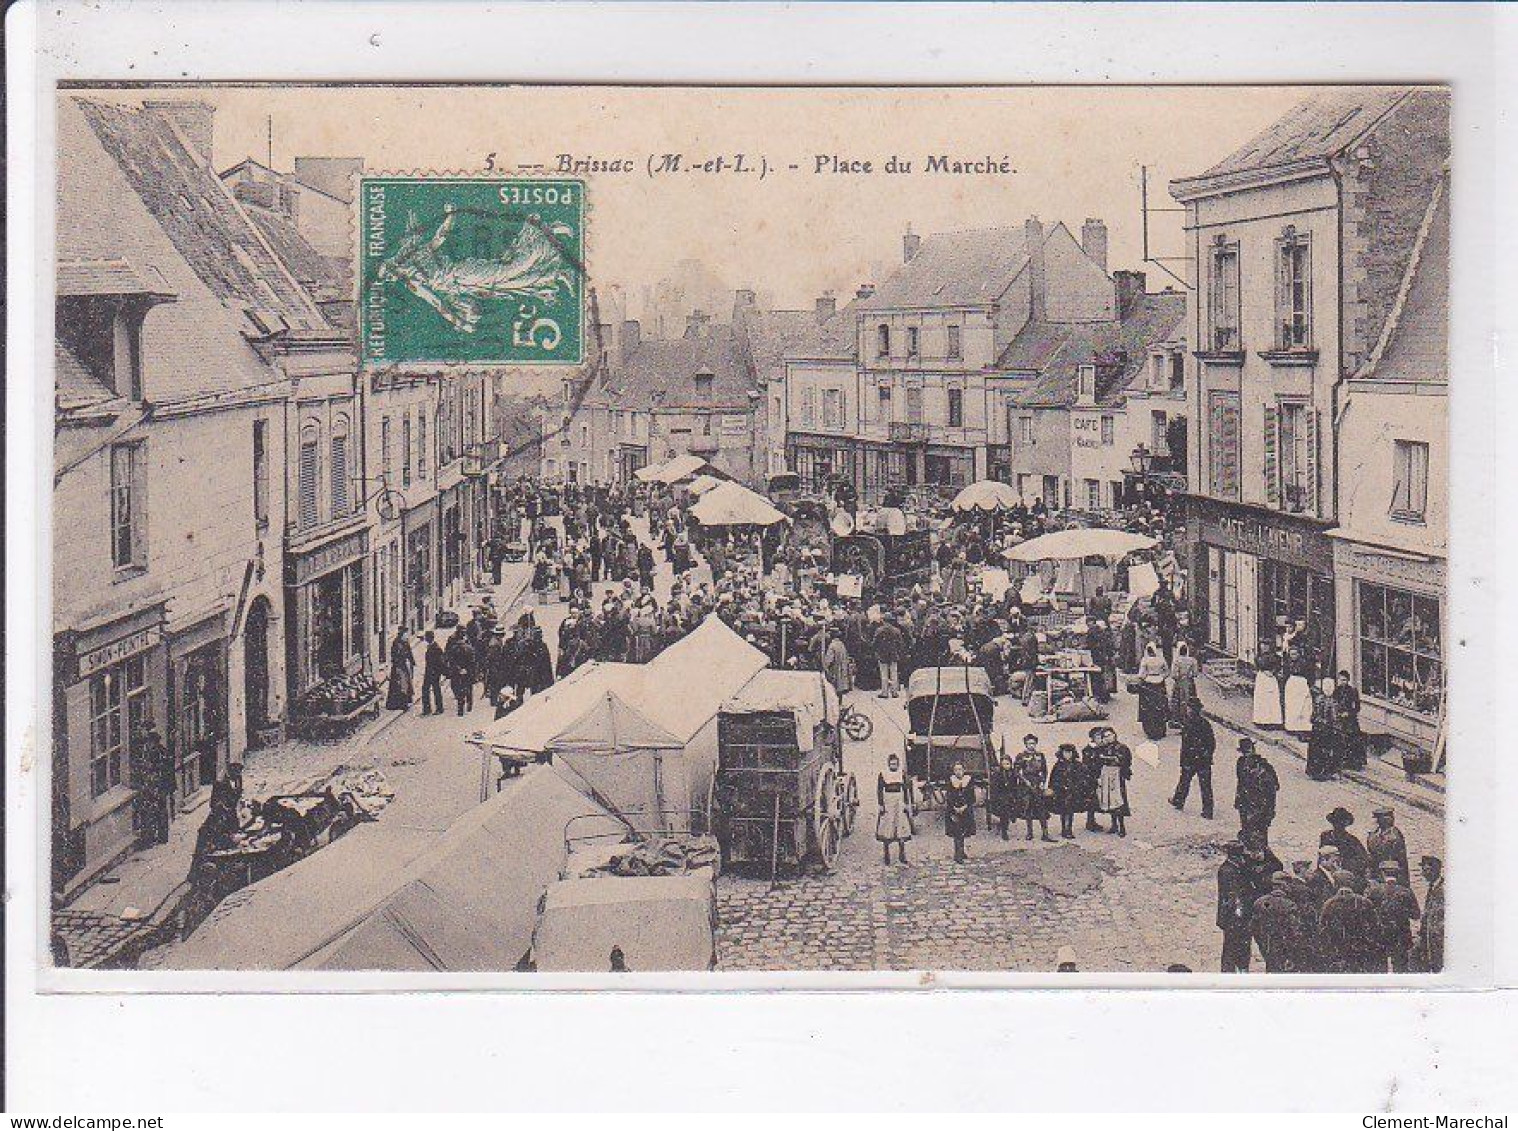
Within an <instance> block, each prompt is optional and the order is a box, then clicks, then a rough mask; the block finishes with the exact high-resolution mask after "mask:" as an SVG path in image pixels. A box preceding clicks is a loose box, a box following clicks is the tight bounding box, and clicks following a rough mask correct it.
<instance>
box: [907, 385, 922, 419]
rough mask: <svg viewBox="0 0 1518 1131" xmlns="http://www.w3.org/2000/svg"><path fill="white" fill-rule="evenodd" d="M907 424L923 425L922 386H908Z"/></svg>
mask: <svg viewBox="0 0 1518 1131" xmlns="http://www.w3.org/2000/svg"><path fill="white" fill-rule="evenodd" d="M907 422H908V423H910V424H921V423H922V386H921V385H909V386H907Z"/></svg>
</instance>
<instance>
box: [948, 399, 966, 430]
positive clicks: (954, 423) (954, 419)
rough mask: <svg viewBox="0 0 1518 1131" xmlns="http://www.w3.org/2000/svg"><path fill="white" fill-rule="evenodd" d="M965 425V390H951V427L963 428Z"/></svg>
mask: <svg viewBox="0 0 1518 1131" xmlns="http://www.w3.org/2000/svg"><path fill="white" fill-rule="evenodd" d="M964 426H965V391H964V390H963V389H950V390H949V427H950V428H963V427H964Z"/></svg>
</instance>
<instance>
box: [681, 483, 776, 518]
mask: <svg viewBox="0 0 1518 1131" xmlns="http://www.w3.org/2000/svg"><path fill="white" fill-rule="evenodd" d="M690 513H691V515H692V516H693V517H695V518H697V519H699V520H700V521H701V525H702V526H772V525H774V524H775V523H777V522H786V521H787V519H786V517H785V515H784V514H782V513H781V512H780V511H778V510H777V509H775V507H774V506H772V505H771V504H770V501H769V500H768V499H766V498H765V497H764V496H763V495H757V494H755V493H754V492H753V491H750V490H749V489H748V488H747V487H744V486H741V485H739V484H737V483H722V484H721V485H719V486H717V487H713V488H712V489H711V490H710V491H708V492H706V494H704V495H702V496H701V498H700V499H698V500H697V501H696V503H695V505H694V506H692V507H691V509H690Z"/></svg>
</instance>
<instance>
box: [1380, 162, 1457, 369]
mask: <svg viewBox="0 0 1518 1131" xmlns="http://www.w3.org/2000/svg"><path fill="white" fill-rule="evenodd" d="M1359 375H1360V376H1366V377H1372V378H1376V379H1378V380H1384V381H1426V382H1436V383H1441V382H1445V381H1448V380H1449V184H1448V181H1447V180H1446V181H1445V182H1444V183H1442V184H1441V185H1440V186H1439V189H1438V191H1437V194H1436V196H1435V197H1434V199H1433V200H1432V202H1431V203H1430V205H1429V208H1428V211H1427V213H1426V214H1425V219H1424V223H1423V227H1422V230H1421V231H1420V232H1419V235H1418V242H1417V245H1416V247H1415V249H1414V251H1413V259H1412V263H1411V266H1409V268H1408V274H1407V277H1406V279H1405V280H1404V282H1403V287H1402V290H1401V293H1400V294H1399V295H1398V297H1397V302H1396V305H1395V306H1393V308H1392V313H1391V317H1390V318H1389V320H1388V322H1387V330H1386V333H1385V335H1384V336H1383V338H1382V340H1381V343H1380V345H1379V346H1378V347H1377V349H1376V352H1375V353H1374V354H1373V355H1372V356H1371V359H1370V361H1369V363H1368V364H1367V366H1366V368H1365V370H1364V371H1362V373H1361V374H1359Z"/></svg>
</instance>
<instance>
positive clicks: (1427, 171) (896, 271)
mask: <svg viewBox="0 0 1518 1131" xmlns="http://www.w3.org/2000/svg"><path fill="white" fill-rule="evenodd" d="M53 114H54V117H55V120H56V140H55V142H53V143H52V144H53V145H54V146H55V149H56V158H57V180H56V224H55V231H54V241H55V246H56V270H55V272H54V276H53V277H54V280H55V288H56V289H55V296H54V297H55V304H54V309H55V311H56V320H55V325H54V331H53V342H52V343H51V345H52V354H51V356H52V359H53V365H54V369H53V374H54V381H55V388H54V404H55V414H54V433H55V443H54V448H55V455H54V464H53V479H52V504H51V505H52V514H53V530H52V540H53V552H52V569H53V589H52V603H51V612H52V648H53V655H52V680H53V686H52V706H53V711H52V719H53V731H52V750H51V763H50V767H49V770H50V781H51V793H50V796H51V806H50V809H49V810H48V812H47V813H46V815H45V825H46V828H47V837H46V840H47V845H48V852H49V859H50V868H49V870H48V871H49V878H50V885H49V886H50V891H49V892H47V893H46V903H47V906H46V909H45V910H46V915H47V917H48V920H49V924H50V928H49V937H50V939H51V963H52V964H53V966H55V967H58V968H94V969H106V970H122V969H131V970H136V971H139V972H140V973H139V975H138V978H139V983H138V984H140V979H141V978H144V977H146V978H149V979H152V978H154V977H161V978H163V979H164V984H165V985H166V986H168V985H172V984H173V983H172V979H173V977H174V976H175V975H176V974H178V973H180V972H185V971H197V972H206V971H266V972H281V971H312V970H314V971H328V972H331V971H380V972H403V973H408V974H414V975H417V976H419V977H421V978H422V979H423V982H422V984H425V977H426V976H431V975H434V974H437V973H449V974H458V973H471V974H481V973H484V974H500V975H503V976H508V977H509V978H511V979H512V983H511V984H513V985H519V986H520V985H526V986H533V985H535V984H542V983H540V982H537V981H535V978H536V977H537V976H538V975H547V974H576V975H606V974H611V973H614V972H624V971H625V972H629V973H631V974H633V975H638V974H653V973H659V974H668V973H696V974H698V975H701V976H702V982H701V984H702V985H706V986H714V987H720V986H722V985H723V976H724V975H730V974H733V973H738V972H778V973H791V972H798V971H825V972H830V973H835V974H837V973H847V972H876V973H883V972H892V971H897V972H899V971H945V972H954V971H966V972H973V973H987V974H993V973H994V974H1022V975H1030V974H1034V975H1037V974H1050V975H1052V974H1054V973H1056V972H1078V973H1081V974H1086V975H1091V974H1097V975H1106V974H1145V975H1155V976H1163V977H1165V978H1167V979H1170V978H1173V979H1178V980H1179V981H1178V982H1177V984H1185V982H1184V979H1185V978H1186V977H1188V976H1191V977H1194V978H1196V980H1197V981H1198V982H1200V981H1201V979H1202V976H1203V975H1206V976H1209V977H1212V978H1217V977H1219V976H1221V975H1224V974H1227V975H1232V976H1233V980H1232V981H1230V982H1229V984H1260V985H1271V984H1281V983H1283V982H1284V983H1285V984H1292V982H1293V980H1296V979H1304V978H1316V979H1318V980H1323V979H1330V980H1336V981H1337V980H1347V979H1353V980H1356V981H1357V982H1360V981H1363V980H1365V979H1375V978H1376V977H1378V976H1379V977H1382V978H1385V979H1386V980H1387V981H1386V984H1394V983H1395V978H1396V976H1403V975H1417V976H1423V977H1428V976H1431V975H1437V974H1439V973H1440V972H1441V971H1442V970H1443V969H1444V967H1445V947H1446V943H1447V942H1448V943H1449V945H1450V946H1451V947H1452V948H1454V947H1458V945H1459V940H1458V939H1456V938H1451V939H1448V940H1447V939H1446V935H1445V929H1444V923H1445V895H1444V890H1445V888H1444V884H1445V865H1444V860H1445V858H1446V847H1445V802H1446V793H1445V776H1446V770H1447V767H1448V762H1449V757H1450V754H1449V751H1448V750H1447V748H1446V740H1445V735H1446V718H1445V716H1446V709H1445V705H1446V696H1445V688H1446V684H1447V682H1448V681H1449V679H1450V678H1451V673H1450V672H1449V671H1448V670H1447V669H1448V664H1449V654H1450V651H1451V647H1450V640H1449V638H1448V634H1447V628H1446V626H1447V624H1448V608H1447V593H1446V571H1447V567H1448V563H1447V528H1448V523H1449V496H1450V491H1449V481H1450V474H1449V464H1450V444H1449V438H1448V396H1449V377H1450V373H1449V364H1448V353H1449V346H1448V330H1447V324H1448V320H1449V278H1450V274H1449V273H1450V231H1451V220H1450V217H1451V205H1450V201H1451V181H1452V178H1455V177H1458V176H1459V175H1460V171H1459V170H1458V169H1456V168H1453V167H1452V165H1451V161H1450V152H1451V144H1450V123H1451V93H1450V91H1449V90H1447V89H1445V88H1442V87H1437V86H1332V87H1313V86H1276V87H1250V86H1216V87H1202V86H1196V87H1187V86H1167V87H1100V86H1084V87H1055V86H1050V87H1036V86H1035V87H1005V88H1003V87H918V88H912V87H896V88H892V87H886V86H880V87H839V88H825V87H813V88H805V87H784V86H779V87H763V88H759V87H754V88H744V87H694V86H650V87H635V86H574V85H558V86H532V85H480V86H465V85H458V86H451V85H428V86H417V87H407V86H398V85H367V86H358V85H343V84H319V85H312V84H293V83H267V84H258V83H240V84H236V85H231V84H228V85H215V84H208V85H192V84H188V83H185V82H180V83H175V84H172V85H161V86H155V85H153V84H143V83H132V84H122V83H109V84H91V83H87V82H81V81H75V82H71V83H67V84H65V85H63V86H62V87H61V88H60V89H58V90H57V92H56V97H55V104H54V106H53ZM1461 753H1462V752H1460V751H1458V750H1457V751H1456V752H1455V755H1454V756H1455V757H1456V758H1459V757H1460V756H1461ZM44 760H45V756H44ZM1254 979H1258V982H1257V983H1256V982H1255V981H1253V980H1254ZM729 984H731V983H729Z"/></svg>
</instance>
